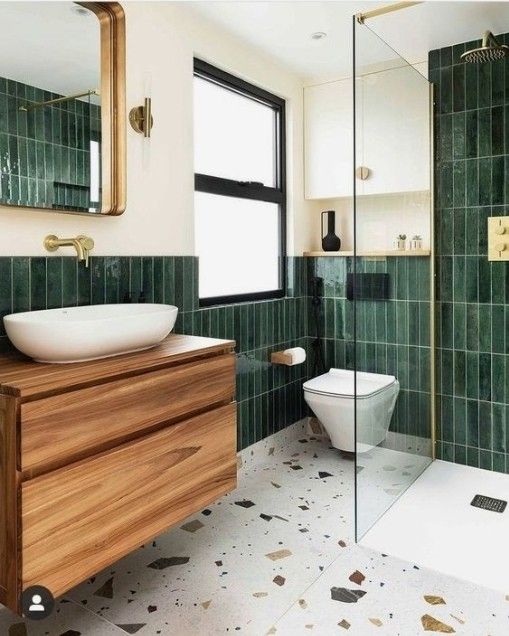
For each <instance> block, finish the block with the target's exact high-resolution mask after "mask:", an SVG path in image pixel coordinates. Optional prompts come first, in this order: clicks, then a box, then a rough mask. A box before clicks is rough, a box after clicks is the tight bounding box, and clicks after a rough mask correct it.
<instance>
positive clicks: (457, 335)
mask: <svg viewBox="0 0 509 636" xmlns="http://www.w3.org/2000/svg"><path fill="white" fill-rule="evenodd" d="M454 348H455V349H465V348H466V305H465V304H463V303H459V302H457V303H454Z"/></svg>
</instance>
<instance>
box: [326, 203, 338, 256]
mask: <svg viewBox="0 0 509 636" xmlns="http://www.w3.org/2000/svg"><path fill="white" fill-rule="evenodd" d="M324 214H327V234H326V235H325V236H324V235H323V215H324ZM340 248H341V239H340V238H339V236H336V212H335V211H334V210H326V211H325V212H322V249H323V251H324V252H337V251H339V249H340Z"/></svg>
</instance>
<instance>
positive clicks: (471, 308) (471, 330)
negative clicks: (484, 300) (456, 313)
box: [466, 303, 479, 351]
mask: <svg viewBox="0 0 509 636" xmlns="http://www.w3.org/2000/svg"><path fill="white" fill-rule="evenodd" d="M466 348H467V349H468V350H470V351H478V350H479V305H477V304H473V303H471V304H467V305H466Z"/></svg>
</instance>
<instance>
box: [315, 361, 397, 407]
mask: <svg viewBox="0 0 509 636" xmlns="http://www.w3.org/2000/svg"><path fill="white" fill-rule="evenodd" d="M354 376H355V372H354V371H349V370H347V369H331V370H330V371H329V372H328V373H324V374H323V375H319V376H318V377H316V378H313V379H312V380H308V381H307V382H305V383H304V385H303V388H304V391H307V392H309V393H316V394H318V395H328V396H330V397H341V398H347V399H348V398H350V399H353V398H354V397H357V399H358V400H362V399H366V398H369V397H372V396H374V395H376V394H377V393H381V392H382V391H384V390H385V389H386V388H388V387H390V386H391V385H393V384H394V383H395V382H396V378H395V377H394V376H393V375H381V374H378V373H367V372H365V371H357V387H356V388H357V391H356V393H355V392H354V389H355V386H354Z"/></svg>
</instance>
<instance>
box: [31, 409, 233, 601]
mask: <svg viewBox="0 0 509 636" xmlns="http://www.w3.org/2000/svg"><path fill="white" fill-rule="evenodd" d="M236 467H237V462H236V405H235V404H229V405H228V406H223V407H220V408H218V409H214V410H212V411H210V412H208V413H204V414H202V415H199V416H196V417H194V418H192V419H189V420H186V421H184V422H180V423H178V424H175V425H173V426H170V427H168V428H165V429H163V430H160V431H157V432H155V433H151V434H149V435H147V436H145V437H143V438H141V439H138V440H136V441H133V442H128V443H126V444H124V445H123V446H121V447H119V448H117V449H114V450H110V451H105V452H104V453H102V454H101V455H98V456H96V457H93V458H91V459H86V460H82V461H80V462H78V463H76V464H74V465H72V466H67V467H65V468H61V469H59V470H57V471H55V472H52V473H48V474H46V475H41V476H40V477H36V478H35V479H31V480H29V481H26V482H24V483H23V484H22V487H21V510H22V514H21V525H22V533H21V540H22V551H23V565H22V587H23V589H26V588H27V587H28V586H30V585H44V586H45V587H47V588H48V589H50V590H51V591H52V592H53V594H54V595H55V596H58V595H60V594H62V593H63V592H65V591H66V590H68V589H69V588H71V587H73V586H74V585H76V584H78V583H79V582H80V581H83V580H84V579H86V578H87V577H89V576H91V575H93V574H94V573H96V572H98V571H99V570H101V569H102V568H104V567H106V566H108V565H109V564H111V563H113V562H114V561H116V560H117V559H119V558H120V557H122V556H124V555H125V554H127V553H128V552H130V551H132V550H133V549H135V548H137V547H138V546H140V545H142V544H143V543H145V542H146V541H148V540H150V539H152V538H153V537H155V536H157V535H158V534H161V533H162V532H163V531H165V530H166V529H167V528H168V527H169V526H172V525H173V524H175V523H178V522H179V521H181V520H182V519H184V518H185V517H187V516H189V515H190V514H193V513H194V512H197V511H199V510H202V509H203V508H204V507H205V506H207V505H208V504H209V503H211V502H212V501H214V500H215V499H217V498H218V497H220V496H221V495H223V494H224V493H226V492H228V491H230V490H232V489H233V488H235V486H236V471H237V468H236Z"/></svg>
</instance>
